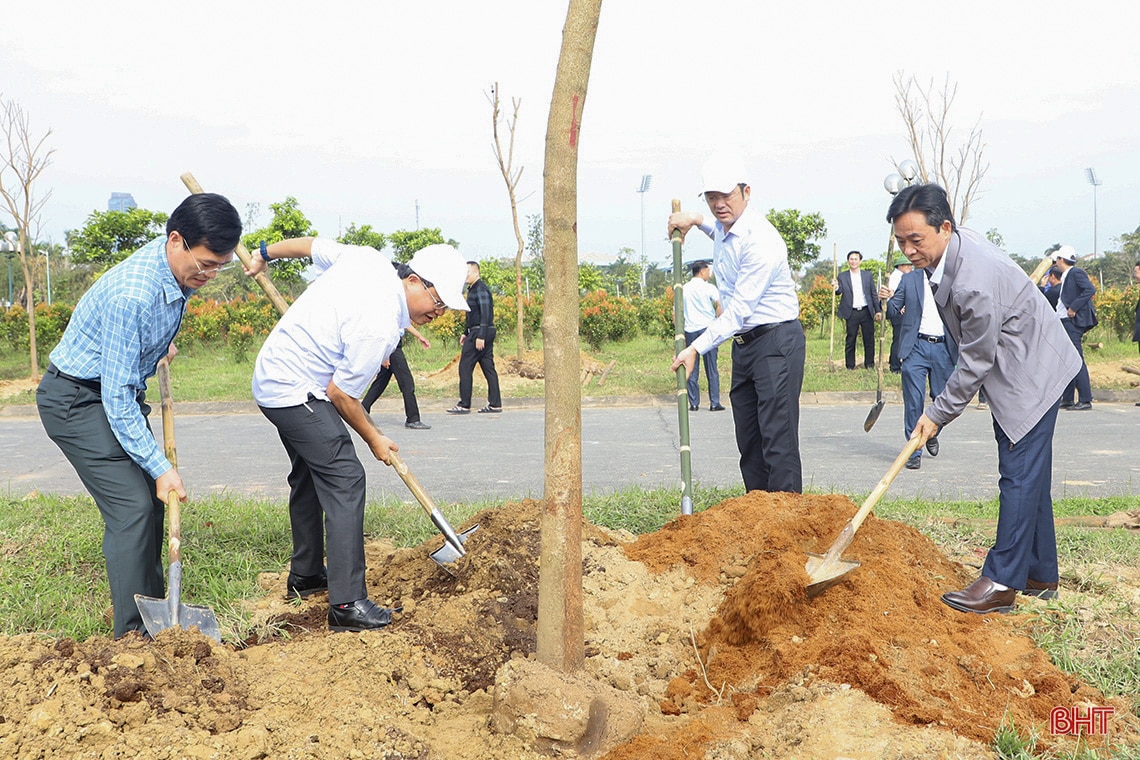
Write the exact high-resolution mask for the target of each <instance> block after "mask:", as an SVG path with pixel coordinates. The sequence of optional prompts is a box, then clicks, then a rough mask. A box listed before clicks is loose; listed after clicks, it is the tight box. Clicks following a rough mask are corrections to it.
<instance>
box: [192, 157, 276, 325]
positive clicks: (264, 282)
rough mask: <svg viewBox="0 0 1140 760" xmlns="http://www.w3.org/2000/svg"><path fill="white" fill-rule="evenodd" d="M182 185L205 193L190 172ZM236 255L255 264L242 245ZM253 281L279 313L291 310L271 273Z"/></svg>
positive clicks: (245, 263)
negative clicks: (271, 277)
mask: <svg viewBox="0 0 1140 760" xmlns="http://www.w3.org/2000/svg"><path fill="white" fill-rule="evenodd" d="M182 184H184V185H186V189H187V190H189V191H190V192H192V193H194V194H195V195H198V194H199V193H204V192H205V190H203V189H202V186H201V185H199V184H198V180H196V179H194V175H193V174H191V173H190V172H186V173H185V174H183V175H182ZM234 253H236V254H237V257H238V258H239V259H241V263H242V264H244V265H245V267H246V268H247V269H248V268H249V265H250V264H252V263H253V257H252V256H250V254H249V251H248V250H246V247H245V246H244V245H242V244H241V243H238V246H237V248H236V249H235V250H234ZM253 279H254V280H256V281H257V284H258V285H260V286H261V290H262V291H263V292H264V293H265V295H266V296H267V297H268V298H269V300H270V301H271V302H272V303H273V305H274V306H276V307H277V311H279V312H280V313H282V314H284V313H285V312H286V310H287V309H288V308H289V304H287V303H285V299H284V298H282V296H281V293H280V292H278V290H277V286H276V285H274V284H273V280H271V279H269V273H268V272H261V273H259V274H257V275H255V276H254V278H253Z"/></svg>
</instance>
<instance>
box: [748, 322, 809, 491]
mask: <svg viewBox="0 0 1140 760" xmlns="http://www.w3.org/2000/svg"><path fill="white" fill-rule="evenodd" d="M804 358H805V342H804V331H803V327H802V326H801V325H800V322H799V320H793V321H791V322H789V323H787V324H782V325H780V326H778V327H776V328H774V329H773V330H771V331H770V332H768V333H765V334H764V335H762V336H760V337H759V338H757V339H755V340H753V341H751V342H749V343H746V344H744V345H739V344H737V343H733V344H732V389H731V391H729V398H730V399H731V400H732V421H733V423H734V425H735V427H736V447H737V449H739V450H740V474H741V475H743V476H744V488H745V490H748V491H789V492H791V493H802V492H803V468H802V466H801V464H800V390H801V388H802V387H803V384H804Z"/></svg>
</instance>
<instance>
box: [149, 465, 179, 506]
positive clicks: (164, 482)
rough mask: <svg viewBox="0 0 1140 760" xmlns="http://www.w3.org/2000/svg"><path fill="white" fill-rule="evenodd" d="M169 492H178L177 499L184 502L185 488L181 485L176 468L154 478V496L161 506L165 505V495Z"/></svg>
mask: <svg viewBox="0 0 1140 760" xmlns="http://www.w3.org/2000/svg"><path fill="white" fill-rule="evenodd" d="M171 490H174V491H177V492H178V498H179V500H181V501H186V487H185V486H184V485H182V476H181V475H179V474H178V468H176V467H171V468H170V469H169V470H167V471H166V472H164V473H162V474H161V475H159V476H158V477H157V478H155V481H154V495H155V496H157V497H158V500H159V501H161V502H162V503H163V504H165V503H166V495H167V494H168V493H170V492H171Z"/></svg>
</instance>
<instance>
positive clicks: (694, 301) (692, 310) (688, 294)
mask: <svg viewBox="0 0 1140 760" xmlns="http://www.w3.org/2000/svg"><path fill="white" fill-rule="evenodd" d="M681 290H682V291H684V297H683V298H682V301H683V302H684V305H685V332H697V331H698V330H704V329H705V328H706V327H708V326H709V325H710V324H712V321H713V320H714V319H716V305H717V302H719V301H720V292H719V291H717V289H716V286H715V285H713V284H712V283H711V282H709V281H708V280H705V279H702V278H700V277H694V278H693V279H691V280H689V281H688V282H686V283H685V284H684V286H683V287H682V288H681Z"/></svg>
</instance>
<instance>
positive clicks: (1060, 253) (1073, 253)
mask: <svg viewBox="0 0 1140 760" xmlns="http://www.w3.org/2000/svg"><path fill="white" fill-rule="evenodd" d="M1057 259H1064V260H1065V261H1067V262H1069V263H1070V264H1076V263H1077V249H1076V248H1074V247H1073V246H1071V245H1063V246H1061V247H1060V248H1058V249H1057V251H1056V255H1054V256H1053V260H1054V261H1056V260H1057Z"/></svg>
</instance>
